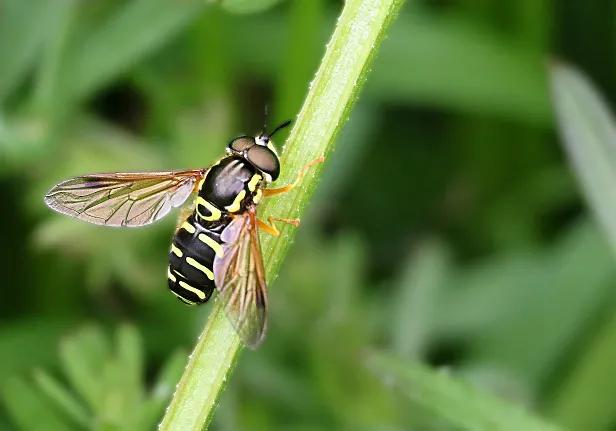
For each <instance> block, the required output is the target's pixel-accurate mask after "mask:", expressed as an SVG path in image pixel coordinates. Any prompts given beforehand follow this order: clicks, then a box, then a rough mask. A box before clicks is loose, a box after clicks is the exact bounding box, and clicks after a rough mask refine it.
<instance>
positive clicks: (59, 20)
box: [24, 0, 78, 120]
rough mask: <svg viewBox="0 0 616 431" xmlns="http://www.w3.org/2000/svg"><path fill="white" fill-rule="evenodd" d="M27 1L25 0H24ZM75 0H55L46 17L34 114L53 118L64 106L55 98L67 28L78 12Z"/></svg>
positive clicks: (67, 32) (68, 29)
mask: <svg viewBox="0 0 616 431" xmlns="http://www.w3.org/2000/svg"><path fill="white" fill-rule="evenodd" d="M24 3H27V2H24ZM77 5H78V1H77V0H58V1H56V2H55V4H54V6H55V7H54V8H53V10H52V12H53V13H52V14H50V16H49V18H48V19H49V21H50V23H49V32H48V33H49V34H48V35H46V38H45V52H44V55H43V58H42V60H41V62H40V63H41V64H40V67H39V70H38V76H37V80H36V87H35V89H34V106H35V110H36V112H37V113H40V114H42V115H45V116H46V117H47V118H48V119H50V120H53V119H54V118H56V116H57V115H58V111H59V110H60V108H61V107H62V106H63V102H62V101H60V100H59V99H58V98H59V97H60V94H59V92H58V90H59V86H60V84H61V78H62V77H61V75H60V71H61V65H62V61H63V59H64V54H65V51H66V45H67V43H68V41H69V37H68V36H69V35H70V29H71V25H72V23H73V19H74V18H75V16H76V13H77V10H78V9H77V7H76V6H77Z"/></svg>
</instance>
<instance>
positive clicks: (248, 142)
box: [229, 136, 256, 153]
mask: <svg viewBox="0 0 616 431" xmlns="http://www.w3.org/2000/svg"><path fill="white" fill-rule="evenodd" d="M254 145H256V143H255V138H252V137H250V136H240V137H239V138H235V139H234V140H232V141H231V142H230V143H229V149H230V150H231V151H233V152H234V153H243V152H244V151H246V150H247V149H249V148H250V147H253V146H254Z"/></svg>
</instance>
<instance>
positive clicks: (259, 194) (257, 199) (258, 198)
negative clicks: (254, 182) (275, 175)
mask: <svg viewBox="0 0 616 431" xmlns="http://www.w3.org/2000/svg"><path fill="white" fill-rule="evenodd" d="M262 197H263V192H262V191H261V189H259V190H257V193H255V195H254V197H253V198H252V201H253V202H254V204H255V205H256V204H258V203H259V202H260V201H261V198H262Z"/></svg>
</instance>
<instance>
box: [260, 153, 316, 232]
mask: <svg viewBox="0 0 616 431" xmlns="http://www.w3.org/2000/svg"><path fill="white" fill-rule="evenodd" d="M324 161H325V156H321V157H319V158H316V159H314V160H313V161H312V162H310V163H308V164H307V165H306V166H304V167H303V168H301V169H300V170H299V172H298V173H297V178H296V179H295V181H294V182H293V184H289V185H288V186H284V187H280V188H278V189H265V190H263V196H272V195H279V194H281V193H286V192H288V191H291V190H293V189H294V188H295V187H296V186H297V185H298V184H299V181H300V180H301V179H302V176H303V175H304V173H305V172H306V170H307V169H308V168H309V167H310V166H312V165H316V164H317V163H323V162H324ZM279 221H282V220H279Z"/></svg>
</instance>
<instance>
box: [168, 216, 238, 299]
mask: <svg viewBox="0 0 616 431" xmlns="http://www.w3.org/2000/svg"><path fill="white" fill-rule="evenodd" d="M225 227H226V224H225V223H218V224H211V225H208V226H207V227H206V226H203V225H202V224H200V223H199V222H198V221H197V216H196V214H195V213H193V214H192V215H191V216H190V217H188V219H187V220H186V221H185V222H184V223H183V224H182V226H180V228H179V229H178V230H177V232H176V233H175V236H174V238H173V242H172V245H171V255H170V259H169V271H168V273H167V277H168V282H169V289H171V291H172V292H173V293H175V295H176V296H177V297H178V298H179V299H180V300H181V301H182V302H184V303H186V304H189V305H194V304H202V303H204V302H206V301H207V300H208V299H210V296H212V292H213V291H214V289H215V288H216V286H215V284H214V270H213V265H214V258H215V257H216V255H217V254H218V255H219V256H220V257H222V253H223V251H222V247H221V246H220V242H221V241H220V234H221V233H222V231H223V230H224V228H225Z"/></svg>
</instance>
